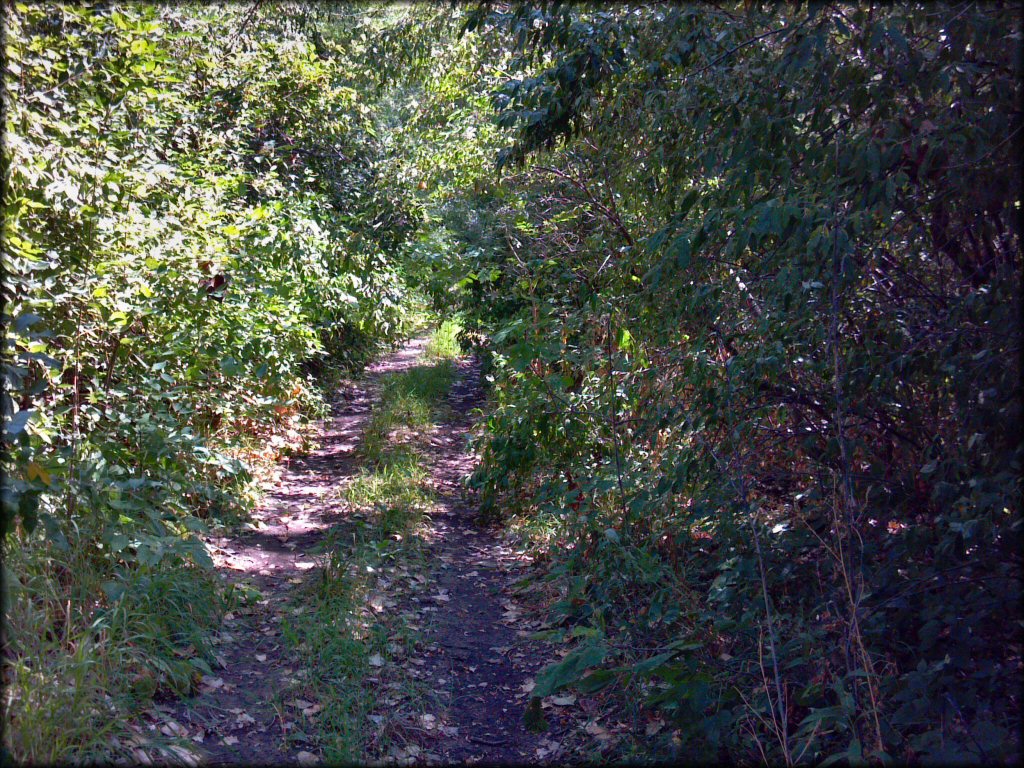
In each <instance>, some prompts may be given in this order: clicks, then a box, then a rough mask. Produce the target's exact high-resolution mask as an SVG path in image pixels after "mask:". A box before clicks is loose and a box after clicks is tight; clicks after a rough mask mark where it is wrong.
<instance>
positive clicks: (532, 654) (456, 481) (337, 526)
mask: <svg viewBox="0 0 1024 768" xmlns="http://www.w3.org/2000/svg"><path fill="white" fill-rule="evenodd" d="M425 346H426V340H425V339H422V338H418V339H414V340H412V341H411V342H409V343H408V344H406V345H405V346H404V348H402V349H400V350H398V351H396V352H394V353H392V354H390V355H387V356H386V357H384V358H383V359H381V360H380V361H378V362H377V363H376V364H374V365H371V366H370V367H369V368H368V369H367V370H366V371H365V373H364V375H363V376H361V377H360V378H359V379H358V380H357V381H354V382H347V383H346V384H345V385H344V386H342V387H341V388H340V389H339V391H338V392H337V393H336V397H335V402H334V403H333V405H332V416H331V417H330V418H328V419H325V420H324V421H323V422H322V424H321V425H320V434H319V440H318V444H319V447H317V448H316V449H315V450H313V451H312V452H310V453H308V454H307V455H305V456H302V457H296V458H293V459H292V460H291V461H290V462H288V463H287V465H285V466H283V467H282V468H281V469H282V471H281V472H280V475H279V479H278V480H277V482H276V483H274V484H273V485H272V487H270V488H269V489H268V491H267V493H266V496H265V500H264V502H263V504H262V505H261V506H260V508H259V509H258V510H257V512H256V513H255V515H254V519H253V521H252V524H251V525H250V526H247V527H248V528H250V530H246V531H242V532H239V533H237V534H236V535H232V536H226V537H223V538H218V539H210V540H208V543H209V544H210V548H211V549H212V550H213V555H214V559H215V562H216V565H217V568H218V571H219V572H220V574H221V575H222V577H223V578H225V579H226V580H228V581H229V582H230V583H232V584H235V585H237V587H238V589H239V590H240V591H241V592H243V593H248V594H250V595H252V596H253V597H252V599H250V600H249V601H247V602H246V601H242V603H240V604H239V605H238V606H236V607H235V608H233V609H232V610H231V612H229V613H228V614H227V615H226V616H225V621H224V625H223V628H222V631H221V632H220V633H219V635H218V636H217V637H216V638H215V640H214V642H215V643H216V646H215V648H216V659H217V663H216V665H215V666H214V668H213V674H212V675H204V676H203V677H202V679H201V680H200V681H199V682H198V685H197V689H196V691H195V693H194V695H193V696H191V697H189V698H186V699H179V700H169V701H165V702H163V703H158V704H156V711H154V712H152V713H151V714H152V721H151V722H150V723H149V724H148V730H150V731H154V729H155V730H156V731H157V732H160V733H163V734H164V735H165V736H166V737H169V739H170V740H171V741H172V742H174V743H176V744H177V745H178V746H177V747H175V748H174V751H175V752H176V753H177V754H179V755H181V756H182V757H184V758H185V760H186V762H200V763H205V764H211V765H223V764H246V765H249V764H258V763H272V764H289V763H296V762H297V763H299V764H314V763H316V762H319V761H321V760H325V761H328V762H331V761H334V760H338V759H344V760H348V761H354V762H385V763H388V762H393V763H400V764H406V763H412V762H416V763H423V762H426V763H444V764H448V763H455V762H458V763H467V764H470V763H475V764H496V763H500V764H505V765H507V764H513V763H524V762H548V761H550V760H552V759H558V756H559V752H560V747H559V746H558V744H557V743H556V742H554V741H552V740H551V732H550V731H549V734H548V735H543V734H536V733H531V732H530V731H528V730H527V729H526V727H525V725H524V720H523V712H524V709H525V706H526V703H527V701H528V693H529V690H530V688H531V687H532V680H533V677H534V676H535V674H536V672H537V670H538V668H539V667H541V666H542V665H543V663H544V661H545V659H547V658H549V657H550V655H551V651H550V649H544V648H542V647H541V644H539V643H538V642H537V641H535V640H532V639H530V635H531V633H532V632H531V630H533V629H536V627H537V624H536V623H535V622H530V621H529V620H527V618H526V616H525V615H524V613H525V609H524V608H523V607H522V606H521V605H520V604H518V603H517V602H516V599H515V593H514V592H513V589H512V587H513V585H514V583H515V582H516V580H517V579H518V578H520V577H521V576H522V573H523V570H524V569H525V567H526V566H527V563H526V562H525V559H524V557H523V555H522V553H520V552H517V551H515V550H514V549H513V548H512V547H511V546H510V545H509V544H508V542H506V541H505V540H503V539H502V538H501V537H500V536H499V534H498V532H496V531H494V530H488V529H485V528H482V527H480V526H479V525H478V523H477V521H476V514H475V509H474V506H473V503H472V500H471V499H470V498H469V497H468V495H467V492H466V490H465V487H464V479H465V477H466V476H467V475H468V473H469V472H470V471H471V470H472V466H473V456H472V454H471V453H470V452H469V448H468V443H467V437H468V435H469V431H470V428H471V426H472V421H471V413H470V412H471V409H473V408H474V407H475V406H477V405H479V404H480V402H481V398H482V394H481V389H480V384H479V365H478V364H477V363H476V361H474V360H472V359H468V358H460V359H458V360H456V361H455V362H454V363H453V364H452V365H453V367H454V377H453V378H452V379H451V380H450V386H449V387H448V388H447V393H446V395H445V394H444V393H442V398H443V402H441V403H439V408H438V409H437V413H439V414H440V416H439V417H438V418H436V419H435V423H433V424H432V425H430V428H429V429H426V430H424V432H425V434H421V435H419V438H420V445H421V447H422V450H420V451H419V456H420V457H421V459H422V462H423V465H424V469H425V470H426V473H427V477H426V478H425V479H426V483H427V485H428V486H429V487H430V489H431V493H430V499H431V503H430V507H429V513H428V514H426V515H423V516H422V518H421V522H420V525H419V528H418V529H417V531H416V534H415V536H406V538H407V539H411V538H415V539H416V540H417V544H416V546H412V545H411V543H410V542H408V541H403V537H402V535H401V534H394V535H389V536H388V537H387V540H386V544H387V545H394V546H399V545H401V546H407V547H408V548H407V549H406V550H394V549H393V548H392V549H391V550H388V551H390V552H391V553H392V554H397V555H399V556H398V557H390V558H387V557H379V558H378V559H377V560H375V561H373V562H376V563H377V566H376V567H374V566H373V565H370V562H371V561H370V560H366V559H360V558H361V555H360V554H359V552H365V551H367V550H366V549H365V547H364V548H363V549H362V550H358V548H357V545H356V543H355V542H356V541H357V539H358V538H359V536H358V535H357V533H358V530H359V526H360V525H362V524H363V523H364V518H365V515H361V514H359V513H354V512H353V511H352V507H351V505H349V506H348V507H346V505H345V504H344V503H341V502H340V501H339V499H340V498H341V496H340V495H339V494H340V491H341V489H343V488H344V487H345V486H346V485H351V484H352V483H354V482H356V479H357V478H358V476H359V475H360V473H365V472H366V467H365V464H366V458H365V456H364V455H363V452H362V451H361V443H362V441H363V437H364V433H365V431H366V429H367V425H368V423H369V422H370V420H371V419H372V417H373V413H374V409H375V407H376V406H377V405H378V404H379V399H380V389H381V383H382V381H385V380H386V378H387V377H389V376H391V377H394V376H400V375H402V374H403V373H408V372H409V371H412V370H413V369H415V368H417V367H419V368H426V366H427V364H426V361H425V357H424V348H425ZM363 538H365V537H363ZM376 541H377V543H376V544H375V545H374V546H375V547H376V548H375V549H374V550H373V551H374V552H377V553H380V552H382V551H383V550H382V549H381V547H382V546H385V544H382V543H381V541H382V538H381V537H378V538H377V540H376ZM346 542H349V543H347V544H346ZM396 542H397V543H396ZM346 548H347V549H346ZM357 550H358V551H357ZM332 553H333V554H332ZM405 555H408V557H405ZM332 558H333V559H332ZM329 562H334V563H336V564H337V563H339V562H340V563H341V564H342V567H341V568H340V569H339V568H337V567H336V568H334V569H331V568H330V566H329ZM346 563H347V564H348V566H347V567H348V569H347V571H346V566H345V564H346ZM355 570H359V571H365V572H366V574H364V575H365V576H366V578H363V579H362V580H361V581H360V582H359V583H360V584H362V585H363V586H364V588H363V589H362V591H361V592H359V594H358V597H357V599H356V601H355V602H361V603H362V605H361V606H360V607H359V610H358V614H359V615H360V616H363V617H366V618H367V619H368V621H363V622H360V624H361V626H362V627H363V628H364V632H363V635H362V639H354V640H353V643H354V645H353V644H352V643H350V644H349V646H345V647H347V648H349V649H350V650H352V649H354V650H353V652H352V654H351V655H350V656H348V657H346V656H345V654H344V653H340V652H338V647H339V646H338V645H337V643H336V642H335V639H336V638H333V637H332V635H335V634H344V633H346V632H349V631H350V628H349V626H348V625H347V624H345V623H344V622H339V626H338V627H334V626H326V627H321V628H320V629H323V630H326V632H327V635H328V636H327V638H326V639H324V638H323V637H320V636H319V635H316V633H313V634H310V632H309V631H308V626H309V625H308V618H309V616H310V614H312V619H313V621H315V622H319V623H320V624H325V623H332V622H330V621H329V620H328V621H325V620H324V618H323V615H322V613H320V614H318V613H317V609H316V608H315V606H314V605H313V604H312V603H314V602H315V600H316V598H315V597H314V598H313V599H312V601H311V599H310V596H311V595H314V596H315V595H317V594H330V593H331V588H332V587H331V585H330V584H328V583H326V582H327V581H328V580H331V579H334V578H348V579H350V580H351V579H352V578H353V577H354V576H355V575H356V574H354V571H355ZM339 573H340V574H342V576H339V575H338V574H339ZM254 590H258V592H256V591H254ZM318 590H319V591H318ZM348 593H349V594H352V593H353V589H351V588H350V589H349V590H348ZM352 604H353V603H352V602H351V601H350V602H349V603H348V605H352ZM304 616H305V617H306V618H307V625H306V626H307V630H306V631H305V634H304V631H303V630H302V629H301V627H302V626H303V625H302V623H301V622H302V620H303V617H304ZM354 637H356V636H354ZM318 638H319V639H318ZM332 643H333V644H332ZM375 649H379V650H378V652H376V653H370V651H373V650H375ZM346 659H349V661H346ZM346 665H350V666H351V667H352V668H351V669H345V668H344V667H345V666H346ZM318 681H320V682H318ZM322 681H327V682H322ZM345 686H348V687H347V688H346V687H345ZM339 691H348V693H347V694H345V696H342V697H341V699H342V700H336V701H330V700H328V699H330V698H331V697H332V696H333V697H334V698H335V699H338V697H339V693H338V692H339ZM353 691H355V693H353ZM546 706H548V705H546ZM332 713H333V714H332ZM548 714H549V717H552V718H553V721H552V725H553V726H555V731H554V732H555V733H557V732H558V730H559V729H558V725H560V724H561V721H562V720H563V719H565V718H564V717H562V716H561V715H563V713H562V712H549V713H548ZM328 715H331V716H330V717H328ZM565 715H568V713H565ZM332 729H333V731H334V732H332ZM331 744H334V746H333V747H331V746H330V745H331ZM339 745H340V746H339Z"/></svg>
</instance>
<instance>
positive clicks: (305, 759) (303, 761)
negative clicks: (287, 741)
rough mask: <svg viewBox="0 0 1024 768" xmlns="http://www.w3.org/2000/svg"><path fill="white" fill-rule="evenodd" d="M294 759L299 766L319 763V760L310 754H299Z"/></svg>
mask: <svg viewBox="0 0 1024 768" xmlns="http://www.w3.org/2000/svg"><path fill="white" fill-rule="evenodd" d="M295 759H296V760H297V761H298V762H299V765H316V764H317V763H319V762H320V758H319V757H317V756H316V755H314V754H313V753H312V752H299V754H297V755H296V756H295Z"/></svg>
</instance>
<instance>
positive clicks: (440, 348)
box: [426, 319, 462, 360]
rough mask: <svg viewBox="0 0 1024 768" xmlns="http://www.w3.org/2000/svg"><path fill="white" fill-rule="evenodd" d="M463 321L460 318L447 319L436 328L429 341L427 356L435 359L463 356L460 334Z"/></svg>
mask: <svg viewBox="0 0 1024 768" xmlns="http://www.w3.org/2000/svg"><path fill="white" fill-rule="evenodd" d="M461 332H462V323H460V322H459V321H458V320H452V319H449V320H445V321H444V322H442V323H441V324H440V325H439V326H437V327H436V328H435V329H434V332H433V333H432V334H431V336H430V341H428V342H427V350H426V351H427V357H429V358H432V359H435V360H455V359H456V358H459V357H462V346H461V345H460V344H459V334H460V333H461Z"/></svg>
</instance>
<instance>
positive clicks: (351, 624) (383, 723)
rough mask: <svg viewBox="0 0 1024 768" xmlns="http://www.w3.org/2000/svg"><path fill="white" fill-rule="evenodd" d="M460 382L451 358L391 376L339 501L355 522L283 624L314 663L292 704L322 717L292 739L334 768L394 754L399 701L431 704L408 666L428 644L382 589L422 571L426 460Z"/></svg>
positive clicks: (329, 550) (338, 535) (333, 539)
mask: <svg viewBox="0 0 1024 768" xmlns="http://www.w3.org/2000/svg"><path fill="white" fill-rule="evenodd" d="M454 377H455V366H454V364H453V363H452V362H451V361H450V360H448V359H442V360H438V362H436V363H434V364H433V365H425V366H417V367H415V368H412V369H410V370H408V371H404V372H401V373H396V374H391V375H386V376H384V377H382V379H381V382H380V399H379V402H378V404H377V405H376V407H375V408H374V411H373V414H372V416H371V418H370V421H369V423H368V424H367V426H366V429H365V432H364V436H363V443H362V445H361V447H360V455H361V456H362V458H363V460H364V462H365V464H364V467H363V469H362V471H361V472H360V473H359V474H358V475H356V476H355V477H354V478H353V479H352V480H351V481H350V482H348V483H347V484H346V486H345V487H344V488H343V489H342V490H341V492H340V494H339V502H340V503H341V504H344V505H345V506H346V507H347V508H348V509H349V510H350V511H351V515H350V522H349V524H347V525H344V526H340V527H339V528H337V529H336V530H335V531H332V532H331V534H330V535H329V536H328V538H327V540H326V542H325V545H324V556H323V561H322V565H321V568H320V570H319V572H318V574H317V575H316V576H315V577H314V578H313V579H311V580H310V582H309V583H307V584H306V585H305V586H304V587H303V589H302V590H301V592H300V594H299V595H298V596H297V598H296V602H295V607H296V608H304V609H305V610H303V611H302V612H301V613H299V614H297V615H293V616H292V617H290V618H289V619H288V620H287V622H286V623H285V625H284V635H285V640H286V642H287V644H288V645H289V646H290V647H291V648H292V649H293V650H294V651H296V652H300V653H301V655H302V657H303V658H304V659H305V660H306V664H305V677H303V679H302V683H301V685H298V686H297V687H296V688H295V689H294V690H292V691H287V692H284V694H283V696H284V697H285V698H288V697H301V698H304V699H306V700H309V701H315V702H316V703H317V704H319V706H320V707H322V709H321V710H320V711H319V712H318V713H317V716H316V718H315V719H310V720H308V721H306V722H303V723H302V724H301V728H300V729H296V732H295V733H292V734H291V735H290V738H294V739H296V740H300V739H303V738H309V737H312V739H313V740H314V741H315V742H316V743H318V744H319V745H320V748H321V750H322V758H323V759H324V761H326V762H328V763H338V762H342V763H351V762H365V761H366V760H367V759H369V757H370V756H372V755H377V756H381V755H385V754H387V751H388V748H389V747H390V746H391V742H392V740H393V739H399V740H400V739H401V733H402V726H401V725H400V723H399V719H398V718H397V716H396V712H397V711H398V709H396V706H397V704H396V703H398V702H416V701H420V700H422V699H423V698H424V697H426V695H427V694H428V691H427V690H426V688H425V684H424V683H422V682H420V681H418V680H416V679H414V678H413V677H412V676H411V675H410V674H409V673H408V671H407V669H406V667H405V665H403V664H402V663H401V659H402V658H404V657H406V656H408V655H410V654H412V653H413V651H414V648H415V646H416V643H417V641H418V634H417V632H415V631H413V630H412V629H411V628H409V627H408V626H406V625H405V624H404V622H403V621H402V619H401V618H400V617H398V616H397V615H394V614H391V613H389V612H388V611H387V610H380V607H381V603H380V602H379V601H380V600H381V599H385V600H389V599H391V596H392V595H393V591H389V590H388V589H384V590H383V593H382V591H381V584H383V582H382V581H380V579H382V578H385V574H387V576H386V578H387V579H388V580H389V583H390V584H392V585H393V584H394V583H396V582H397V581H399V579H398V577H397V576H396V571H403V572H405V573H406V574H408V571H409V569H415V568H416V567H417V565H418V564H421V563H422V560H423V547H422V544H423V541H422V538H421V536H420V534H421V533H422V532H423V523H424V518H425V515H428V514H429V511H430V509H431V506H432V504H433V495H432V492H431V489H430V487H429V484H428V480H429V473H428V471H427V468H426V466H425V463H424V460H423V457H422V453H423V451H424V450H425V448H426V440H427V438H428V437H429V433H430V431H431V430H432V429H433V427H434V424H435V422H436V420H437V419H438V417H439V416H440V414H441V412H442V411H441V409H442V408H443V400H444V397H445V395H446V394H447V392H448V389H449V388H450V386H451V384H452V382H453V380H454ZM392 590H393V586H392ZM394 599H396V600H397V599H398V598H397V596H395V597H394ZM374 601H378V602H377V604H376V605H375V604H374ZM378 657H379V658H378ZM378 661H379V662H382V663H379V664H373V663H372V662H378ZM368 677H372V678H374V681H369V680H367V678H368ZM382 692H386V694H385V695H384V696H383V698H382V696H381V693H382ZM371 717H372V718H373V720H371ZM300 731H301V732H300Z"/></svg>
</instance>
